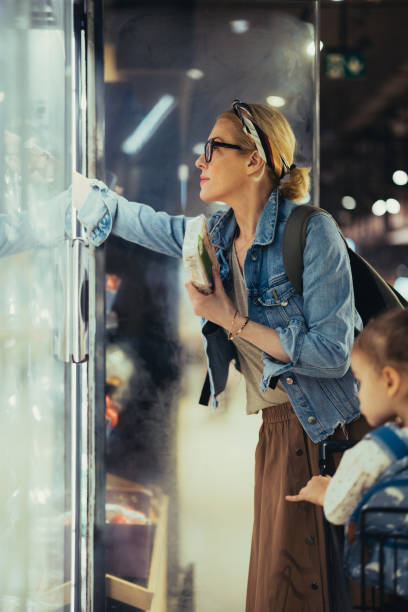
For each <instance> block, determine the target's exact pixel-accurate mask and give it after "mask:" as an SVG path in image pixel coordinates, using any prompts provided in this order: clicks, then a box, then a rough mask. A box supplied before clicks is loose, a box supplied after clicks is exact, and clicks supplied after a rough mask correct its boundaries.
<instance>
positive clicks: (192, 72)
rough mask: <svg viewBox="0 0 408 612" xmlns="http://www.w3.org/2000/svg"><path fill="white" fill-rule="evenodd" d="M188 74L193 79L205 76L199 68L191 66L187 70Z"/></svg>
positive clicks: (196, 79)
mask: <svg viewBox="0 0 408 612" xmlns="http://www.w3.org/2000/svg"><path fill="white" fill-rule="evenodd" d="M186 75H187V76H188V77H190V79H193V81H198V80H199V79H202V78H203V76H204V72H203V71H202V70H200V69H199V68H190V70H187V72H186Z"/></svg>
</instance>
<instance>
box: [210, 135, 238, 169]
mask: <svg viewBox="0 0 408 612" xmlns="http://www.w3.org/2000/svg"><path fill="white" fill-rule="evenodd" d="M217 147H223V148H225V149H242V147H240V146H239V145H235V144H228V143H227V142H219V141H218V140H214V138H210V140H207V142H206V143H205V146H204V157H205V161H206V162H207V164H208V163H209V162H210V161H211V159H212V154H213V150H214V149H216V148H217Z"/></svg>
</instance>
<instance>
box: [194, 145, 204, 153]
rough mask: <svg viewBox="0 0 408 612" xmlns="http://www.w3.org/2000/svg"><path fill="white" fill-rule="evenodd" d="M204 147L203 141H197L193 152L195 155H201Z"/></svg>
mask: <svg viewBox="0 0 408 612" xmlns="http://www.w3.org/2000/svg"><path fill="white" fill-rule="evenodd" d="M204 147H205V142H197V144H195V145H194V147H193V153H195V155H201V154H202V153H204Z"/></svg>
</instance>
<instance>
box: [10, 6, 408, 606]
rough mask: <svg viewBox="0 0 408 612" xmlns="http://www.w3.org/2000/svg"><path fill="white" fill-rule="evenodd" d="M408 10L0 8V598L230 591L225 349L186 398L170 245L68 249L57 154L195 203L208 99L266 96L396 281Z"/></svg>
mask: <svg viewBox="0 0 408 612" xmlns="http://www.w3.org/2000/svg"><path fill="white" fill-rule="evenodd" d="M407 19H408V3H407V2H406V1H405V0H321V1H320V2H317V1H316V0H286V1H278V0H262V1H260V0H256V1H253V2H250V3H249V2H244V1H240V0H234V1H233V0H217V1H213V0H206V1H205V2H201V1H199V0H184V1H178V0H175V1H173V2H171V3H168V2H162V1H160V0H150V1H149V2H146V1H143V0H140V1H139V0H138V1H131V0H128V1H125V0H103V1H102V0H94V1H88V2H85V1H83V0H75V1H72V2H71V1H69V0H65V2H63V0H21V1H20V2H18V3H15V2H14V1H13V0H4V2H3V3H2V4H1V5H0V49H1V50H2V53H1V54H0V76H1V80H0V130H1V133H0V138H1V140H0V142H1V146H0V165H1V172H0V188H1V200H0V256H1V257H2V258H3V259H2V265H1V266H0V282H1V283H2V292H1V295H0V364H1V368H0V425H1V427H0V431H1V435H2V438H1V444H0V453H1V457H2V461H3V464H4V465H7V466H8V469H7V470H6V471H5V472H4V473H3V476H2V477H1V487H0V494H1V499H0V502H1V503H0V522H1V531H0V544H1V546H0V550H1V552H0V569H1V571H0V610H4V611H5V612H13V611H14V610H16V611H19V612H20V611H25V610H36V611H37V610H38V611H40V610H41V611H42V610H70V611H72V612H77V611H79V610H96V611H98V612H99V611H102V610H105V609H106V610H116V611H121V612H126V611H129V610H152V611H153V612H159V611H160V612H163V611H165V610H168V612H229V611H231V612H232V611H233V612H239V611H240V610H244V609H245V589H246V574H247V568H248V560H249V549H250V538H251V529H252V495H253V492H252V488H253V469H254V464H253V457H254V451H255V446H256V442H257V436H258V429H259V426H260V415H251V416H247V415H246V414H245V400H244V396H245V388H244V383H243V380H242V379H241V376H240V374H239V373H238V372H237V371H235V370H234V369H233V368H232V369H231V372H230V377H229V382H228V386H227V389H226V391H225V392H224V394H223V396H222V397H221V398H220V406H219V408H218V409H216V410H214V409H212V408H211V407H207V406H202V405H199V403H198V400H199V396H200V392H201V387H202V384H203V382H204V378H205V373H206V364H205V360H204V355H203V351H202V342H201V335H200V322H199V320H198V319H197V317H195V316H194V314H193V312H192V309H191V306H190V303H189V301H188V299H187V296H186V293H185V289H184V271H183V267H182V264H181V262H180V261H178V260H176V259H172V258H166V257H164V256H162V255H159V254H156V253H152V252H149V251H147V250H146V249H144V248H142V247H139V246H137V245H134V244H131V243H129V242H126V241H124V240H122V239H120V238H118V237H115V236H112V237H110V238H109V239H108V241H107V242H106V243H105V245H104V246H103V247H101V248H99V249H97V250H95V249H93V248H92V247H89V246H88V244H87V242H86V238H85V236H84V233H83V230H82V228H81V227H80V224H79V223H78V222H77V219H76V215H75V212H73V211H72V210H71V208H70V192H69V185H70V182H71V172H72V170H73V169H76V170H79V171H80V172H82V173H83V174H86V175H88V176H91V177H94V176H96V177H98V178H100V179H101V180H103V181H105V182H106V184H107V185H108V186H109V187H110V188H111V189H112V190H114V191H115V192H116V193H118V194H122V195H124V196H125V197H126V198H127V199H129V200H132V201H140V202H145V203H147V204H149V205H150V206H152V207H153V208H155V209H156V210H165V211H167V212H168V213H170V214H186V215H189V216H192V215H197V214H200V213H204V214H206V215H210V214H211V213H212V212H214V211H215V210H219V209H220V208H221V209H222V208H225V205H224V204H223V203H222V202H214V203H211V204H205V205H204V204H203V203H202V202H201V201H200V199H199V171H198V170H197V169H196V168H195V166H194V162H195V160H196V158H197V156H198V155H199V154H200V153H201V152H202V150H203V145H204V142H205V141H206V139H207V137H208V133H209V132H210V130H211V128H212V125H213V123H214V121H215V119H216V117H217V115H218V114H219V113H221V112H222V111H224V110H226V109H228V108H230V105H231V102H232V100H233V99H234V98H240V99H241V100H243V101H249V102H250V101H256V102H264V103H266V104H270V105H271V106H274V107H276V108H279V110H281V111H282V112H283V113H284V114H285V116H286V117H287V118H288V119H289V121H290V123H291V125H292V127H293V129H294V132H295V135H296V138H297V143H298V144H297V150H296V155H295V162H296V164H297V165H298V166H311V167H312V179H313V180H312V189H311V193H310V197H308V198H306V200H307V201H308V202H309V203H314V204H316V205H320V206H322V207H323V208H325V209H327V210H328V211H330V212H331V213H332V214H333V216H334V217H335V219H336V220H337V222H338V223H339V225H340V227H341V229H342V231H343V233H344V235H345V236H346V237H347V239H348V241H349V243H350V245H351V246H352V247H353V248H354V249H355V250H357V251H358V252H359V253H360V254H362V255H363V256H364V257H366V258H367V259H368V260H369V261H370V262H371V263H372V264H373V265H374V266H375V267H376V268H377V269H378V271H379V272H380V273H381V274H382V275H383V276H384V277H385V278H386V280H388V282H390V283H391V284H393V285H394V286H395V287H396V288H398V289H399V291H400V292H401V293H402V294H404V295H405V296H406V297H408V224H407V221H408V162H407V150H408V147H407V139H408V110H407V109H408V78H407V77H408V53H407V44H406V23H407ZM306 200H305V202H306ZM10 551H12V552H10Z"/></svg>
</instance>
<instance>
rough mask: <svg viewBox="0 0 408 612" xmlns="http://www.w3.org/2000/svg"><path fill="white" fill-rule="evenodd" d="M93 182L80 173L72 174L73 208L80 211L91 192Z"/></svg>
mask: <svg viewBox="0 0 408 612" xmlns="http://www.w3.org/2000/svg"><path fill="white" fill-rule="evenodd" d="M91 189H92V187H91V181H90V180H89V178H87V177H86V176H84V175H83V174H80V173H79V172H73V173H72V206H73V207H74V208H76V209H77V210H79V209H80V208H81V206H82V204H83V203H84V202H85V200H86V196H87V195H88V193H89V192H90V191H91Z"/></svg>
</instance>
